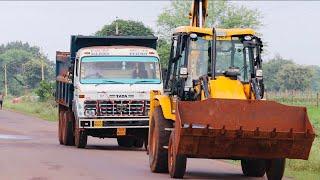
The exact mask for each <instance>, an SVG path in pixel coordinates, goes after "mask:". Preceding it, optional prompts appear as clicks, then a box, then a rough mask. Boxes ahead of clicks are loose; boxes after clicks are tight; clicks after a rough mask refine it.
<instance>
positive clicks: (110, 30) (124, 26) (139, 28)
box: [95, 19, 153, 36]
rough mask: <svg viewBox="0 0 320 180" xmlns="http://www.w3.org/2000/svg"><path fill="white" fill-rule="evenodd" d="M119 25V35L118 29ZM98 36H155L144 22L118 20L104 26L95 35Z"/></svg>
mask: <svg viewBox="0 0 320 180" xmlns="http://www.w3.org/2000/svg"><path fill="white" fill-rule="evenodd" d="M117 25H118V34H116V29H117ZM95 34H96V35H97V36H107V35H108V36H109V35H121V36H153V31H152V29H151V28H149V27H146V26H145V25H144V24H143V23H142V22H139V21H132V20H123V19H117V20H115V21H113V22H112V23H111V24H107V25H105V26H103V28H102V29H101V30H99V31H97V32H96V33H95Z"/></svg>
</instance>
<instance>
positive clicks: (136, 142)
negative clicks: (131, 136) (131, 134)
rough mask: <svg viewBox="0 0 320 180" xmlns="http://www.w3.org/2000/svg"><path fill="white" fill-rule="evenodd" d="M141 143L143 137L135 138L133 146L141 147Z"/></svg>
mask: <svg viewBox="0 0 320 180" xmlns="http://www.w3.org/2000/svg"><path fill="white" fill-rule="evenodd" d="M143 143H144V139H143V138H136V139H135V141H134V143H133V146H134V147H136V148H142V147H143Z"/></svg>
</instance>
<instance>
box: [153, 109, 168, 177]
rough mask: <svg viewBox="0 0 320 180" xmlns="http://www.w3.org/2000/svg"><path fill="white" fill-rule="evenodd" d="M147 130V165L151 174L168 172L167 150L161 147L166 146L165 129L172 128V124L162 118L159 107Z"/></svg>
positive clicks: (166, 136) (166, 135) (166, 133)
mask: <svg viewBox="0 0 320 180" xmlns="http://www.w3.org/2000/svg"><path fill="white" fill-rule="evenodd" d="M149 126H150V129H149V142H148V148H149V150H148V152H149V164H150V169H151V171H152V172H155V173H167V172H168V150H167V149H165V148H164V147H163V146H168V144H169V137H170V132H169V131H166V130H165V128H172V127H173V123H172V121H170V120H167V119H165V118H164V116H163V113H162V109H161V107H160V106H157V107H155V110H154V112H153V115H152V118H151V121H150V125H149Z"/></svg>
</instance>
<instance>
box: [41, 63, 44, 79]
mask: <svg viewBox="0 0 320 180" xmlns="http://www.w3.org/2000/svg"><path fill="white" fill-rule="evenodd" d="M43 61H44V59H43V57H41V80H42V81H44V64H43Z"/></svg>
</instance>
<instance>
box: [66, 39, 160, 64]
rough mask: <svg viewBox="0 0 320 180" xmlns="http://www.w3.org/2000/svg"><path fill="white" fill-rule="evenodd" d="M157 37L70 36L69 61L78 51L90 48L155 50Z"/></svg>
mask: <svg viewBox="0 0 320 180" xmlns="http://www.w3.org/2000/svg"><path fill="white" fill-rule="evenodd" d="M157 39H158V38H157V37H154V36H106V37H99V36H71V46H70V52H71V60H74V59H75V56H76V53H77V51H78V50H79V49H81V48H85V47H92V46H117V45H123V46H141V47H149V48H153V49H156V47H157Z"/></svg>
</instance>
